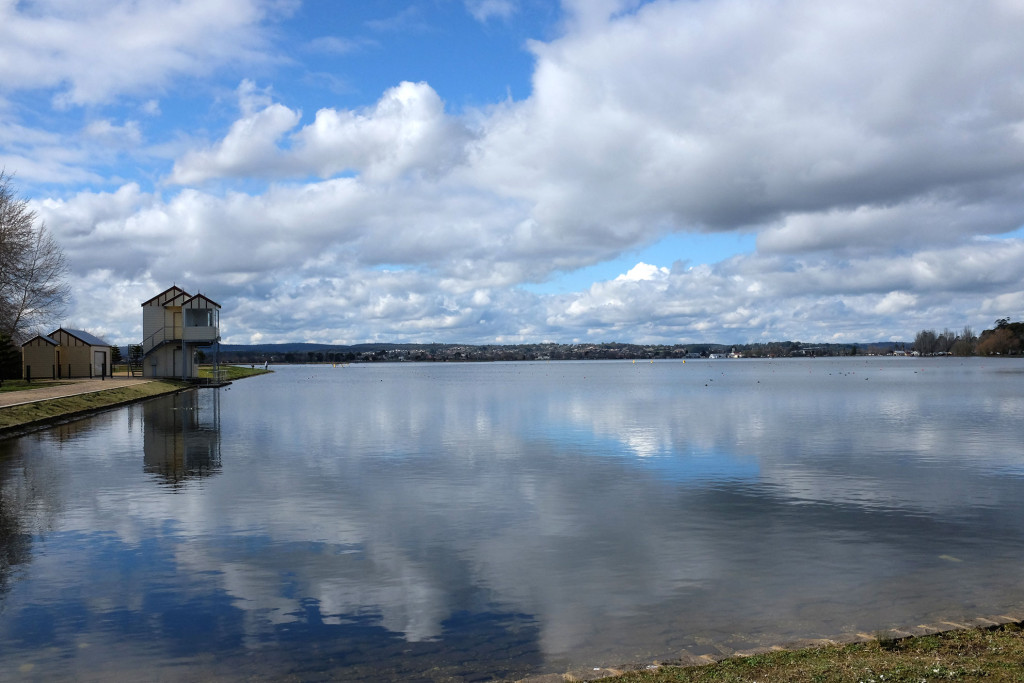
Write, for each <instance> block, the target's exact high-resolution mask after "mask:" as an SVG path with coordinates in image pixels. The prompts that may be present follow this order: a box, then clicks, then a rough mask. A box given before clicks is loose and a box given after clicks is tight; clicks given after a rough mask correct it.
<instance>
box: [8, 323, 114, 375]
mask: <svg viewBox="0 0 1024 683" xmlns="http://www.w3.org/2000/svg"><path fill="white" fill-rule="evenodd" d="M21 365H22V375H23V377H25V379H44V378H50V379H59V378H64V377H68V378H72V377H103V376H105V375H110V373H111V366H110V344H108V343H107V342H105V341H103V340H102V339H100V338H99V337H97V336H94V335H92V334H89V333H88V332H85V331H83V330H74V329H71V328H64V327H59V328H57V329H56V330H54V331H53V332H51V333H50V334H48V335H45V336H44V335H36V336H35V337H32V339H29V340H28V341H27V342H25V343H24V344H22V345H21Z"/></svg>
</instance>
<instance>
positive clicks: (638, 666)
mask: <svg viewBox="0 0 1024 683" xmlns="http://www.w3.org/2000/svg"><path fill="white" fill-rule="evenodd" d="M1003 633H1006V634H1010V636H1009V637H1014V638H1019V639H1020V640H1022V641H1024V607H1016V608H1012V609H1008V610H1006V611H1005V613H1003V614H999V615H990V616H987V617H978V618H975V619H969V620H964V621H942V622H939V623H938V624H921V625H918V626H911V627H905V628H899V629H897V628H890V629H883V630H881V631H879V632H877V633H875V634H869V633H847V634H842V635H838V636H835V637H825V638H801V639H797V640H794V641H790V642H788V643H782V644H778V645H772V646H765V647H757V648H753V649H750V650H738V651H726V648H723V647H719V646H717V645H714V644H711V647H712V649H716V650H718V652H717V653H714V654H701V655H696V654H693V653H690V652H688V651H686V650H683V651H681V652H680V653H678V656H674V657H672V658H671V659H665V660H655V661H653V662H650V663H648V664H644V663H633V664H627V665H621V666H616V667H593V668H590V667H574V668H572V669H570V670H568V671H566V672H564V673H550V674H538V675H533V676H526V677H525V678H518V679H514V680H513V682H512V683H565V682H567V681H572V682H582V681H609V683H614V682H615V681H620V680H621V681H629V682H631V683H632V682H639V683H661V682H663V681H683V682H685V681H705V680H707V681H733V680H735V681H740V680H743V681H746V680H748V678H747V676H753V675H754V673H755V672H749V673H746V674H744V673H742V672H741V671H736V669H742V668H744V667H753V666H757V667H761V668H762V669H767V671H764V670H762V671H760V672H756V675H757V676H758V678H756V679H754V678H751V679H749V680H795V681H802V680H805V679H803V678H799V677H797V678H788V677H786V676H788V675H789V674H785V673H782V672H778V673H776V672H774V671H773V669H774V668H776V667H778V668H780V669H781V668H782V667H783V665H784V664H787V663H788V662H789V660H791V659H794V658H800V659H814V658H816V657H817V658H818V659H822V660H825V662H824V663H825V665H826V668H827V664H828V661H830V660H831V659H832V658H846V657H848V651H850V650H863V651H866V650H869V649H871V648H874V649H875V650H883V651H885V653H886V654H884V655H882V657H883V658H886V657H887V658H890V659H898V658H899V655H900V653H901V652H902V651H904V650H910V649H912V647H913V645H914V644H915V643H918V642H920V643H923V642H924V640H925V639H936V638H937V639H945V640H951V639H955V638H957V637H959V636H963V637H972V636H977V635H978V634H990V635H992V634H1003ZM932 647H933V646H932V644H931V643H928V644H927V646H925V648H924V649H925V650H930V649H931V648H932ZM844 653H847V654H844ZM958 654H959V655H960V656H961V657H962V658H964V659H967V660H970V659H971V657H970V653H967V652H962V653H958ZM1018 657H1019V658H1017V659H1010V660H1007V664H1009V665H1013V666H1015V667H1019V672H1020V678H1013V679H1012V680H1021V681H1024V642H1022V644H1021V653H1020V655H1018ZM776 660H777V661H776ZM947 663H948V662H947ZM969 665H970V661H968V662H966V663H961V666H962V667H966V668H967V669H968V670H970V669H971V668H972V667H971V666H969ZM893 666H895V667H896V668H900V667H902V666H903V664H900V663H895V664H893ZM718 669H723V670H728V673H725V672H718ZM974 670H976V671H978V669H977V668H976V667H974ZM876 673H878V672H876ZM705 674H706V675H705ZM777 676H783V678H777ZM868 678H874V677H873V676H869V677H868ZM939 678H943V677H941V676H940V677H939ZM956 678H957V679H958V680H980V679H981V678H985V679H986V680H988V679H989V676H988V674H985V673H980V671H979V673H978V674H977V676H976V677H973V676H971V675H963V674H960V675H958V676H956ZM806 680H829V681H831V680H836V681H842V680H847V679H846V678H843V677H842V676H841V675H840V676H835V677H831V678H826V679H820V678H818V677H813V678H807V679H806ZM854 680H866V679H862V678H857V679H854ZM876 680H904V679H903V678H899V677H896V678H891V677H890V676H889V675H888V674H886V677H885V678H883V679H876ZM921 680H935V679H934V678H928V679H921ZM996 680H1002V679H996Z"/></svg>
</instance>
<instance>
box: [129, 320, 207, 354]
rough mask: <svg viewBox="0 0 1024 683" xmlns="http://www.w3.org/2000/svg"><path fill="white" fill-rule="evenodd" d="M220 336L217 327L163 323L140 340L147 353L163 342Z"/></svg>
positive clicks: (199, 339)
mask: <svg viewBox="0 0 1024 683" xmlns="http://www.w3.org/2000/svg"><path fill="white" fill-rule="evenodd" d="M219 338H220V330H219V328H217V327H182V326H180V325H178V326H174V325H165V326H164V327H161V328H159V329H158V330H156V331H155V332H153V333H152V334H151V335H149V336H148V337H146V338H145V339H143V340H142V352H143V353H149V352H150V351H152V350H153V349H155V348H156V347H158V346H160V345H161V344H163V343H165V342H171V341H187V342H211V343H212V342H215V341H217V340H218V339H219Z"/></svg>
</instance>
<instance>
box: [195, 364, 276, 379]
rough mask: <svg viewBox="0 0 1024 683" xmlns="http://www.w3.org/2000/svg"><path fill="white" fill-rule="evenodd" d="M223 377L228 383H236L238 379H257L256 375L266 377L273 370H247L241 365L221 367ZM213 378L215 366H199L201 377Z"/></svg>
mask: <svg viewBox="0 0 1024 683" xmlns="http://www.w3.org/2000/svg"><path fill="white" fill-rule="evenodd" d="M220 372H221V376H222V377H223V378H224V379H225V380H227V381H228V382H234V381H235V380H236V379H245V378H246V377H255V376H256V375H265V374H267V373H268V372H273V370H264V369H263V368H246V367H242V366H240V365H222V366H220ZM212 376H213V366H211V365H200V366H199V377H201V378H206V379H209V378H210V377H212Z"/></svg>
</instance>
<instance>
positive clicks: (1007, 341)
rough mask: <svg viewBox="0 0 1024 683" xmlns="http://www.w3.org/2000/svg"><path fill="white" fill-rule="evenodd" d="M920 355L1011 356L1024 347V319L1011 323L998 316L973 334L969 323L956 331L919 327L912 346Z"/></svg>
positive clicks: (1007, 319)
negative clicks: (989, 324)
mask: <svg viewBox="0 0 1024 683" xmlns="http://www.w3.org/2000/svg"><path fill="white" fill-rule="evenodd" d="M912 348H913V350H914V351H917V352H918V353H920V354H921V355H922V356H935V355H940V356H945V355H950V356H975V355H978V356H1013V355H1018V354H1020V353H1021V352H1022V350H1024V322H1010V319H1009V318H999V319H998V320H996V322H995V326H994V327H993V328H992V329H988V330H984V331H982V333H981V335H975V334H974V331H973V330H972V329H971V327H970V325H965V326H964V328H963V330H961V331H960V332H959V333H957V332H954V331H952V330H950V329H949V328H946V329H944V330H943V331H942V332H941V333H936V332H935V330H921V331H920V332H918V333H917V336H916V337H915V338H914V344H913V346H912Z"/></svg>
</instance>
